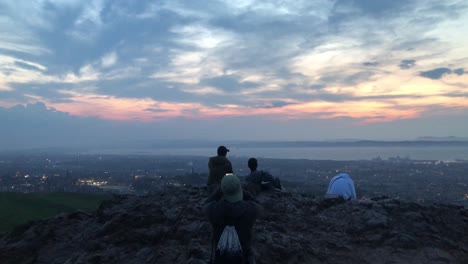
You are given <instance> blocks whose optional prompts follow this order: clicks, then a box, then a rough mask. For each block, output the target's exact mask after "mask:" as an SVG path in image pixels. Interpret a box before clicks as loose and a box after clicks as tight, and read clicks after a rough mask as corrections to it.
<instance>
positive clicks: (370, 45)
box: [0, 0, 468, 149]
mask: <svg viewBox="0 0 468 264" xmlns="http://www.w3.org/2000/svg"><path fill="white" fill-rule="evenodd" d="M464 32H468V3H467V2H466V1H463V0H459V1H457V0H448V1H422V0H421V1H403V0H398V1H373V0H354V1H339V0H337V1H329V0H323V1H294V2H285V1H261V2H259V1H247V0H246V1H209V2H193V1H174V0H171V1H134V2H131V4H130V2H126V1H102V0H101V1H63V0H60V1H59V0H49V1H7V0H0V35H1V37H0V123H1V124H2V125H1V129H0V145H1V146H3V147H1V148H3V149H14V148H25V147H49V146H51V147H58V146H70V145H82V144H97V143H102V142H106V143H118V142H122V141H137V140H154V139H170V140H174V139H196V140H206V139H209V140H219V141H222V140H331V139H375V140H401V139H414V138H417V137H419V136H436V137H444V136H456V137H466V136H467V135H468V118H467V116H468V99H467V98H468V97H467V95H468V90H467V89H468V85H467V84H468V73H467V72H466V70H467V69H468V57H467V54H468V47H467V45H466V43H468V35H467V34H464Z"/></svg>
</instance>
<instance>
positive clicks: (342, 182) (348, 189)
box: [326, 172, 356, 201]
mask: <svg viewBox="0 0 468 264" xmlns="http://www.w3.org/2000/svg"><path fill="white" fill-rule="evenodd" d="M326 195H339V196H341V197H343V199H345V201H350V200H356V190H355V189H354V182H353V180H352V179H351V176H349V174H348V173H344V172H343V173H340V174H338V175H336V176H335V177H333V178H332V179H331V180H330V184H329V185H328V190H327V193H326Z"/></svg>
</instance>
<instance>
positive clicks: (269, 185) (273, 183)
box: [245, 158, 283, 193]
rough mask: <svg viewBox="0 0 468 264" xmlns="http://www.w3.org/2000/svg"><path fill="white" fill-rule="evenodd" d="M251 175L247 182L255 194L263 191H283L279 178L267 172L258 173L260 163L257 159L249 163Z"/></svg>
mask: <svg viewBox="0 0 468 264" xmlns="http://www.w3.org/2000/svg"><path fill="white" fill-rule="evenodd" d="M247 164H248V167H249V169H250V174H249V175H247V177H246V178H245V181H246V182H247V184H248V185H249V190H250V191H251V192H253V193H258V192H260V191H262V190H271V189H274V188H276V189H279V190H283V188H282V186H281V182H280V180H279V179H278V178H275V177H273V176H272V175H271V174H270V173H268V172H266V171H262V170H260V171H258V170H257V167H258V162H257V159H255V158H250V159H249V161H248V163H247Z"/></svg>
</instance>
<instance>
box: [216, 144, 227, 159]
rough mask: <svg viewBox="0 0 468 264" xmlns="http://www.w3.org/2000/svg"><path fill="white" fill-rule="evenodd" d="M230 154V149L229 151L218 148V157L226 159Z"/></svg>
mask: <svg viewBox="0 0 468 264" xmlns="http://www.w3.org/2000/svg"><path fill="white" fill-rule="evenodd" d="M228 152H229V149H227V148H226V147H225V146H219V147H218V156H223V157H226V154H227V153H228Z"/></svg>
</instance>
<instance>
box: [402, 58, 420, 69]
mask: <svg viewBox="0 0 468 264" xmlns="http://www.w3.org/2000/svg"><path fill="white" fill-rule="evenodd" d="M415 65H416V61H415V60H402V61H401V62H400V65H399V66H400V69H402V70H407V69H411V68H413V67H414V66H415Z"/></svg>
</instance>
